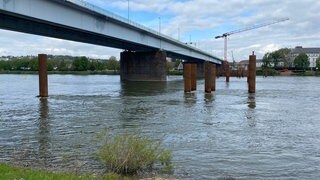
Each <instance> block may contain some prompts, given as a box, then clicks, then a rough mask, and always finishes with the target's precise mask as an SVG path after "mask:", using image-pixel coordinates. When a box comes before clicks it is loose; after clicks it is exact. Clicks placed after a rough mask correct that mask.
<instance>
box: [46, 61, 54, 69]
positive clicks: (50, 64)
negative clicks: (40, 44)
mask: <svg viewBox="0 0 320 180" xmlns="http://www.w3.org/2000/svg"><path fill="white" fill-rule="evenodd" d="M47 70H48V71H52V70H53V63H52V62H51V61H48V62H47Z"/></svg>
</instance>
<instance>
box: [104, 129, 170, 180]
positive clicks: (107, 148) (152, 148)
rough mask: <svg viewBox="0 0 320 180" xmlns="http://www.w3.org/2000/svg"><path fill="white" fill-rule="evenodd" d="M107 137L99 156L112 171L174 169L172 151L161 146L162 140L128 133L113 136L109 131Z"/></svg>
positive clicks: (126, 172)
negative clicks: (156, 140)
mask: <svg viewBox="0 0 320 180" xmlns="http://www.w3.org/2000/svg"><path fill="white" fill-rule="evenodd" d="M105 137H106V138H105V143H104V145H103V146H102V148H101V150H100V152H99V158H100V159H101V160H102V162H103V163H104V164H105V166H106V168H107V169H108V170H110V171H111V172H112V173H116V174H121V175H136V174H138V173H139V172H145V171H153V170H160V171H165V172H171V171H172V163H171V159H172V153H171V151H170V150H166V149H164V148H161V141H158V142H153V141H152V140H151V139H150V138H148V137H140V135H139V134H138V135H129V134H126V133H125V134H123V135H119V136H112V134H111V133H108V132H107V133H106V135H105Z"/></svg>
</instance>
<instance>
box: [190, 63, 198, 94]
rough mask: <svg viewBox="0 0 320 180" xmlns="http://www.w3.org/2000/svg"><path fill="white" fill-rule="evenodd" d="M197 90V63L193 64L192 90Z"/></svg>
mask: <svg viewBox="0 0 320 180" xmlns="http://www.w3.org/2000/svg"><path fill="white" fill-rule="evenodd" d="M195 90H197V64H195V63H194V64H191V91H195Z"/></svg>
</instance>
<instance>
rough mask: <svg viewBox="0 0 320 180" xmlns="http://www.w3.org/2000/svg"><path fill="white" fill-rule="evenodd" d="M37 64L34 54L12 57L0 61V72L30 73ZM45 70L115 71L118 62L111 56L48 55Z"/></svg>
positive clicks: (62, 71) (118, 68) (36, 69)
mask: <svg viewBox="0 0 320 180" xmlns="http://www.w3.org/2000/svg"><path fill="white" fill-rule="evenodd" d="M38 68H39V64H38V58H37V57H36V56H25V57H13V58H11V59H10V60H1V61H0V72H2V73H17V72H25V73H32V72H34V71H38ZM47 70H48V71H49V73H50V72H58V73H59V74H63V73H64V72H69V73H70V72H72V73H75V72H110V71H113V72H114V73H117V72H118V71H119V70H120V62H119V61H118V60H117V59H116V57H114V56H111V57H110V58H109V59H107V60H100V59H89V58H87V57H84V56H82V57H72V56H52V55H49V56H48V62H47Z"/></svg>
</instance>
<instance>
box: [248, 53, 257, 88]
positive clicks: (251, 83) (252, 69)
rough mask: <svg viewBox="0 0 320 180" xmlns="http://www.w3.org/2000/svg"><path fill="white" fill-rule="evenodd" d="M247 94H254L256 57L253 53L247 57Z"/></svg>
mask: <svg viewBox="0 0 320 180" xmlns="http://www.w3.org/2000/svg"><path fill="white" fill-rule="evenodd" d="M248 77H249V79H248V80H249V93H255V92H256V56H255V55H254V52H252V55H251V56H249V76H248Z"/></svg>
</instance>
